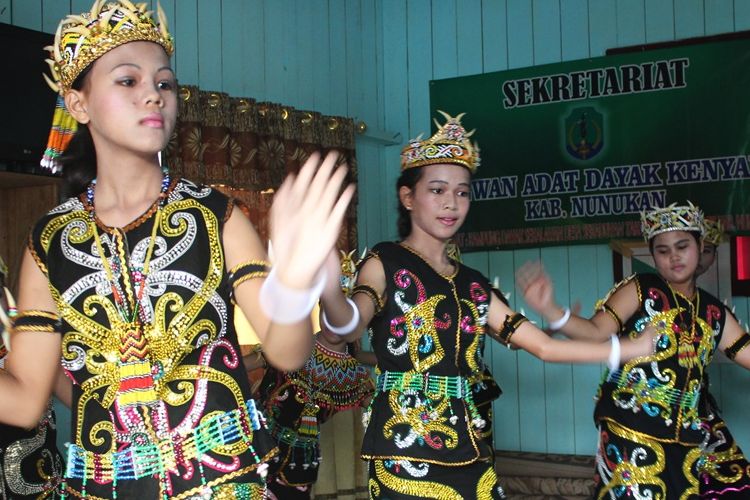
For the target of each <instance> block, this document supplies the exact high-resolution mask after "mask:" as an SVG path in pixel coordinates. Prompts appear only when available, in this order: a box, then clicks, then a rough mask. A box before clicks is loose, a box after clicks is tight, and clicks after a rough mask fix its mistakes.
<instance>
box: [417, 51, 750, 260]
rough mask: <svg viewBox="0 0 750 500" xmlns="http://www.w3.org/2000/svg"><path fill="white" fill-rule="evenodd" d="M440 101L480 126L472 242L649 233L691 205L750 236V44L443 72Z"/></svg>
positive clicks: (438, 105)
mask: <svg viewBox="0 0 750 500" xmlns="http://www.w3.org/2000/svg"><path fill="white" fill-rule="evenodd" d="M430 105H431V108H432V110H431V111H432V116H437V113H436V110H444V111H446V112H448V113H449V114H451V115H454V116H455V115H456V114H458V113H463V112H465V113H466V116H465V117H464V119H463V124H464V125H465V126H466V128H467V129H468V130H471V129H476V132H475V134H474V136H473V139H475V140H476V141H477V142H478V143H479V147H480V150H481V157H482V164H481V166H480V167H479V171H478V172H477V175H476V176H475V178H474V180H473V181H472V206H471V210H470V212H469V217H468V219H467V221H466V223H465V224H464V226H463V228H462V229H461V232H460V233H459V234H458V235H457V240H458V243H459V245H460V246H461V247H462V248H463V249H465V250H468V249H480V248H509V247H520V246H539V245H548V244H562V243H584V242H593V241H606V240H610V239H618V238H638V237H640V234H641V233H640V224H639V216H638V214H639V212H640V211H641V210H647V209H649V208H652V207H655V206H663V205H664V204H668V203H672V202H678V203H685V200H690V201H692V202H693V203H695V204H696V205H698V206H700V207H701V208H702V209H703V210H704V212H705V214H706V215H707V216H709V217H720V218H721V219H722V220H723V222H724V223H725V227H726V228H727V229H728V230H729V231H731V232H734V233H748V232H750V192H749V191H748V187H749V186H750V164H749V161H750V160H749V157H748V153H749V152H750V151H749V149H750V147H749V145H748V142H750V40H731V41H719V42H710V43H704V44H700V45H684V46H678V47H671V48H667V49H659V50H650V51H645V52H637V53H630V54H622V55H615V56H605V57H599V58H595V59H586V60H579V61H572V62H566V63H559V64H548V65H544V66H535V67H531V68H523V69H516V70H510V71H500V72H495V73H486V74H482V75H476V76H468V77H460V78H450V79H445V80H433V81H431V82H430Z"/></svg>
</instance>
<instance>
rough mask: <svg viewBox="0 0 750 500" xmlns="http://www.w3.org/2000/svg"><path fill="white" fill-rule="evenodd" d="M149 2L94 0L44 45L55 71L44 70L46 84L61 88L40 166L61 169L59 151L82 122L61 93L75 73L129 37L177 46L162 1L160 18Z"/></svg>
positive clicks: (66, 20)
mask: <svg viewBox="0 0 750 500" xmlns="http://www.w3.org/2000/svg"><path fill="white" fill-rule="evenodd" d="M146 8H147V5H146V4H145V3H138V4H133V3H132V2H130V1H129V0H116V1H112V2H106V3H105V2H104V0H96V1H95V2H94V5H92V6H91V10H90V11H89V12H84V13H83V14H80V15H69V16H67V17H65V18H64V19H63V20H62V21H60V24H59V26H58V27H57V32H56V33H55V41H54V44H53V45H51V46H49V47H45V50H47V51H49V55H50V58H49V59H47V60H46V62H47V64H48V65H49V67H50V73H51V77H50V76H48V75H44V79H45V80H46V81H47V84H48V85H49V86H50V87H51V88H52V90H54V91H55V92H57V94H58V98H57V104H56V107H55V114H54V117H53V123H52V130H51V131H50V136H49V139H48V142H47V149H46V150H45V152H44V157H43V158H42V162H41V164H42V166H43V167H45V168H48V169H50V170H52V171H53V172H55V171H57V170H58V169H59V167H60V162H59V157H60V155H62V154H63V153H64V152H65V149H66V148H67V146H68V144H69V143H70V140H71V139H72V138H73V134H75V132H76V130H77V128H78V124H77V123H76V121H75V120H74V119H73V117H72V116H70V113H68V111H67V109H65V102H64V100H63V97H64V96H65V94H66V93H67V92H68V91H69V90H70V89H71V88H72V85H73V82H75V81H76V78H78V77H79V76H80V74H81V73H82V72H83V71H84V70H85V69H86V68H87V67H89V66H90V65H91V63H93V62H94V61H96V60H97V59H99V58H100V57H101V56H103V55H104V54H106V53H107V52H109V51H110V50H112V49H114V48H116V47H119V46H120V45H123V44H125V43H128V42H136V41H144V42H154V43H158V44H159V45H161V46H162V47H163V48H164V51H165V52H166V53H167V55H169V56H171V55H172V53H173V52H174V40H173V38H172V35H170V34H169V31H168V30H167V20H166V16H165V15H164V11H163V10H162V8H161V5H158V6H157V17H158V22H157V21H155V20H154V18H153V13H152V12H151V11H148V10H146Z"/></svg>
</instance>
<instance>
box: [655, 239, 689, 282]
mask: <svg viewBox="0 0 750 500" xmlns="http://www.w3.org/2000/svg"><path fill="white" fill-rule="evenodd" d="M700 253H701V248H700V246H699V245H698V242H697V241H696V239H695V237H694V236H693V235H692V234H691V233H689V232H687V231H667V232H666V233H661V234H658V235H656V236H655V237H654V241H653V250H652V255H653V257H654V262H655V263H656V269H657V271H659V274H660V275H661V277H662V278H664V279H665V280H667V281H668V282H670V283H673V284H684V283H689V282H690V281H691V280H692V279H693V277H694V276H695V271H696V269H697V268H698V260H699V259H700Z"/></svg>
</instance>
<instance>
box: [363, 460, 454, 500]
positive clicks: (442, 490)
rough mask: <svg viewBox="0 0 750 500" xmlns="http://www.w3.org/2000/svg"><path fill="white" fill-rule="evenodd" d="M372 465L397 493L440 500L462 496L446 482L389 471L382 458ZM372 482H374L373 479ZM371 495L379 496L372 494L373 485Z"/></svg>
mask: <svg viewBox="0 0 750 500" xmlns="http://www.w3.org/2000/svg"><path fill="white" fill-rule="evenodd" d="M372 466H373V467H374V468H375V477H376V478H377V480H378V481H379V482H380V484H382V485H383V486H385V487H386V488H388V489H390V490H392V491H395V492H396V493H401V494H403V495H411V496H413V497H414V498H435V499H439V500H455V499H456V498H461V495H459V493H458V491H456V490H455V489H453V488H451V487H450V486H448V485H446V484H441V483H436V482H434V481H419V480H418V479H402V478H400V477H398V476H395V475H393V474H391V473H389V472H388V470H387V469H386V468H385V465H384V461H382V460H374V461H373V463H372ZM370 482H371V483H372V480H370ZM370 495H371V498H377V497H373V496H372V485H371V489H370Z"/></svg>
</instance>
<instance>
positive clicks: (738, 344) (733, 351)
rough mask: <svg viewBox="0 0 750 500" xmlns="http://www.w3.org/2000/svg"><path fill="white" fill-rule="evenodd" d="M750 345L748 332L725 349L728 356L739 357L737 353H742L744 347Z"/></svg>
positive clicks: (730, 357) (731, 357)
mask: <svg viewBox="0 0 750 500" xmlns="http://www.w3.org/2000/svg"><path fill="white" fill-rule="evenodd" d="M749 345H750V335H748V333H747V332H745V333H743V334H742V335H740V338H738V339H737V340H735V341H734V343H733V344H732V345H730V346H729V347H727V348H726V349H725V350H724V354H726V355H727V358H729V359H732V360H733V359H734V358H736V357H737V355H738V354H739V353H740V351H741V350H742V349H744V348H745V347H747V346H749Z"/></svg>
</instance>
